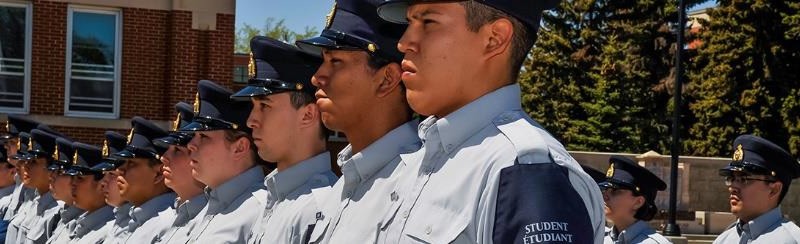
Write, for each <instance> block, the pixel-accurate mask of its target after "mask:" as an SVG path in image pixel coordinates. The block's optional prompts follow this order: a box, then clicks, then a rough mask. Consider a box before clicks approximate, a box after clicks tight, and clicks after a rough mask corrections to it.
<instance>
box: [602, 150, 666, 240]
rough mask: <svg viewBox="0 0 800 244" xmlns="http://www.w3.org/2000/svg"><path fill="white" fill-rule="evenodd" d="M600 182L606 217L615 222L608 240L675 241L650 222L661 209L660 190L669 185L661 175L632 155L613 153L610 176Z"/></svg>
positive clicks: (607, 175)
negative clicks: (658, 199) (658, 205)
mask: <svg viewBox="0 0 800 244" xmlns="http://www.w3.org/2000/svg"><path fill="white" fill-rule="evenodd" d="M599 185H600V188H601V189H602V190H603V198H604V200H605V203H606V218H607V219H608V220H609V221H610V222H611V223H613V224H614V226H613V227H612V228H611V229H610V230H608V231H607V232H606V237H605V243H607V244H612V243H622V244H624V243H653V244H665V243H672V242H670V241H669V240H667V238H665V237H664V236H662V235H660V234H658V233H656V231H655V230H653V228H650V224H648V223H647V221H650V220H652V219H653V217H654V216H655V215H656V213H657V212H658V208H657V207H656V203H655V199H656V193H657V192H658V191H663V190H665V189H667V184H665V183H664V181H662V180H661V179H659V178H658V176H656V175H654V174H653V173H651V172H650V171H649V170H647V169H646V168H644V167H642V166H640V165H639V164H637V163H636V162H634V161H633V160H631V159H629V158H626V157H622V156H611V159H609V166H608V171H606V180H605V181H604V182H601V183H600V184H599Z"/></svg>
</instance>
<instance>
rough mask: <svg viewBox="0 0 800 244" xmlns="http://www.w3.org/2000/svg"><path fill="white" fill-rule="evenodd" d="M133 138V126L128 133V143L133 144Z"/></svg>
mask: <svg viewBox="0 0 800 244" xmlns="http://www.w3.org/2000/svg"><path fill="white" fill-rule="evenodd" d="M131 140H133V128H131V132H130V133H128V144H131Z"/></svg>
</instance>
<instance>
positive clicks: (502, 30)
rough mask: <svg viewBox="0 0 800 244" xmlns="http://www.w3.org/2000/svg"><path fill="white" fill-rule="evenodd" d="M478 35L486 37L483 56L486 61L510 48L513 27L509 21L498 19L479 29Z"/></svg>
mask: <svg viewBox="0 0 800 244" xmlns="http://www.w3.org/2000/svg"><path fill="white" fill-rule="evenodd" d="M479 33H480V34H481V35H483V36H485V37H486V38H485V40H486V44H485V45H486V47H485V50H484V55H485V56H486V59H491V58H493V57H495V56H498V55H500V54H503V53H504V52H506V50H508V49H509V48H510V46H511V39H512V38H511V37H512V36H513V34H514V25H513V24H511V21H510V20H508V19H506V18H500V19H497V20H495V21H493V22H492V23H489V24H486V25H484V26H483V27H481V29H480V31H479Z"/></svg>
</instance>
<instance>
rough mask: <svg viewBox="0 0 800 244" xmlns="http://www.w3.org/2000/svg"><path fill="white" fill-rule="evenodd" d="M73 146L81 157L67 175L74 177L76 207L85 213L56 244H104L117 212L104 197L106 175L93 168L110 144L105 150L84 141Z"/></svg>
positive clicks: (55, 241)
mask: <svg viewBox="0 0 800 244" xmlns="http://www.w3.org/2000/svg"><path fill="white" fill-rule="evenodd" d="M104 144H106V143H104ZM72 147H73V149H74V150H75V154H76V155H77V156H76V157H75V158H74V161H73V165H71V166H69V167H68V168H67V169H66V171H65V174H67V175H70V176H72V182H71V183H72V184H71V185H72V189H74V192H73V195H74V196H75V207H77V208H80V209H82V210H84V211H85V212H84V213H83V214H82V215H81V216H79V217H78V218H77V219H76V221H75V222H74V223H72V226H71V228H70V230H69V232H68V233H67V235H59V236H58V237H57V239H55V240H54V241H53V242H52V243H100V242H102V241H103V240H104V239H105V237H106V236H107V235H108V230H109V228H110V225H107V224H108V223H109V222H113V219H114V211H113V209H112V207H111V206H109V205H107V204H106V202H105V197H103V189H102V187H101V186H100V180H101V179H102V178H103V172H102V171H99V170H93V169H92V167H93V166H95V165H97V164H98V163H100V162H101V160H102V159H103V154H102V152H103V151H106V152H107V151H108V148H107V144H106V146H105V147H106V148H105V150H102V149H101V148H98V147H95V146H92V145H89V144H84V143H80V142H75V143H73V144H72Z"/></svg>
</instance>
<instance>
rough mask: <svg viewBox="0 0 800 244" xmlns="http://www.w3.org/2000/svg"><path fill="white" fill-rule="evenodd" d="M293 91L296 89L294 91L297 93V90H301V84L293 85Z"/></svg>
mask: <svg viewBox="0 0 800 244" xmlns="http://www.w3.org/2000/svg"><path fill="white" fill-rule="evenodd" d="M294 89H296V90H298V91H299V90H303V84H300V83H297V84H295V85H294Z"/></svg>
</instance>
